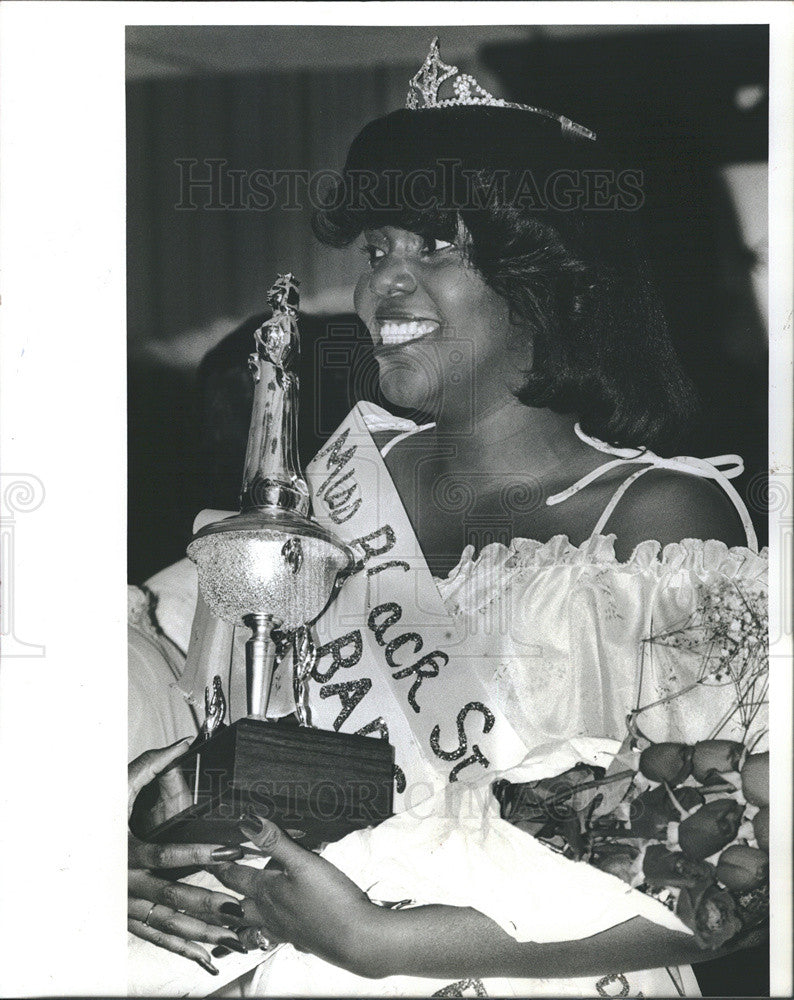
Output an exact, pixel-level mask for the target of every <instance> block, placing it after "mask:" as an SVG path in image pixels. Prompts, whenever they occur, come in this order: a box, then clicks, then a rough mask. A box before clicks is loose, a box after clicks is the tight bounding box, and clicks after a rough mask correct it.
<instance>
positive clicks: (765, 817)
mask: <svg viewBox="0 0 794 1000" xmlns="http://www.w3.org/2000/svg"><path fill="white" fill-rule="evenodd" d="M753 833H755V840H756V843H757V844H758V846H759V847H760V848H761V850H762V851H768V850H769V806H761V808H760V809H759V810H758V812H757V813H756V814H755V816H753Z"/></svg>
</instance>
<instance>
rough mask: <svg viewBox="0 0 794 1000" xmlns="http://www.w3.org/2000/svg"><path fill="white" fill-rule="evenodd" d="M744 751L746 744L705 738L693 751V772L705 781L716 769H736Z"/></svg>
mask: <svg viewBox="0 0 794 1000" xmlns="http://www.w3.org/2000/svg"><path fill="white" fill-rule="evenodd" d="M743 752H744V744H742V743H736V742H735V741H734V740H703V742H702V743H696V744H695V749H694V751H693V752H692V773H693V774H694V776H695V778H697V780H698V781H705V780H706V778H707V777H708V776H709V775H710V774H713V773H714V772H715V771H716V772H717V773H718V774H724V773H725V772H726V771H735V770H736V769H737V768H738V766H739V760H740V758H741V756H742V753H743Z"/></svg>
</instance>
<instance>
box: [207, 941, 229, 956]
mask: <svg viewBox="0 0 794 1000" xmlns="http://www.w3.org/2000/svg"><path fill="white" fill-rule="evenodd" d="M210 954H211V955H212V957H213V958H226V956H227V955H231V951H229V949H228V948H224V947H223V945H222V944H219V945H218V946H217V948H213V949H212V951H211V952H210Z"/></svg>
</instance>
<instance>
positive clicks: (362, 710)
mask: <svg viewBox="0 0 794 1000" xmlns="http://www.w3.org/2000/svg"><path fill="white" fill-rule="evenodd" d="M370 410H372V412H373V413H375V412H377V411H376V408H374V407H371V404H367V403H359V404H358V405H357V406H356V407H355V408H354V409H353V410H352V411H351V412H350V413H349V414H348V416H347V418H346V419H345V420H344V422H343V423H342V425H341V426H340V428H339V429H338V430H337V432H336V433H335V434H334V435H333V436H332V438H331V439H330V440H329V442H328V443H327V445H326V446H325V447H324V448H323V449H322V450H321V451H320V452H319V453H318V454H317V455H316V456H315V458H314V459H313V460H312V462H311V463H310V465H309V466H308V468H307V478H308V480H309V485H310V488H311V491H312V496H313V504H314V515H315V517H316V518H317V520H318V521H319V522H320V523H321V524H323V525H324V526H326V527H327V528H329V529H331V530H332V531H334V532H335V533H336V534H337V535H339V536H340V537H341V538H343V539H344V541H346V542H347V543H348V544H349V545H351V546H352V547H353V549H354V551H355V553H356V555H357V557H359V558H360V559H361V560H362V562H363V566H362V568H361V569H360V570H359V571H358V572H356V573H355V574H354V575H353V576H352V577H350V578H349V579H348V580H347V581H346V582H345V584H344V586H343V587H342V589H341V591H340V593H339V594H338V595H337V598H336V600H335V601H334V603H333V604H332V605H331V606H330V608H329V609H328V610H327V611H326V612H325V614H324V615H323V616H322V617H321V619H320V620H319V622H318V623H317V624H316V626H315V635H316V642H317V643H318V647H319V648H318V650H317V654H318V655H317V658H316V660H315V662H314V665H313V668H312V674H311V680H310V704H311V711H312V724H313V725H315V726H318V727H319V728H320V729H328V730H331V729H333V730H336V731H342V732H352V733H364V734H368V733H372V734H375V733H377V734H378V735H380V736H381V737H383V738H388V739H389V740H390V742H391V743H392V745H393V746H394V747H395V751H396V763H397V768H398V770H397V773H396V782H395V788H396V792H397V793H398V794H397V802H396V811H401V810H402V809H405V808H411V806H412V805H415V804H416V803H418V802H419V801H421V799H423V798H425V797H426V795H427V794H428V793H429V792H430V791H431V790H432V789H433V788H435V787H438V785H439V784H440V783H445V782H453V781H466V780H467V779H468V778H471V779H474V778H479V779H481V778H482V771H483V768H485V769H493V770H503V769H505V768H508V767H510V766H512V765H514V764H516V763H517V762H518V761H520V760H521V759H522V758H523V757H524V755H525V754H526V752H527V747H526V745H525V744H524V742H523V741H522V740H521V739H520V738H519V737H518V735H517V734H516V732H515V730H514V729H513V728H512V726H511V725H510V724H509V723H508V721H507V719H506V718H505V716H504V715H503V713H502V712H501V710H500V705H499V691H498V682H497V681H496V680H495V679H494V678H493V677H491V676H489V669H488V664H487V661H486V662H483V659H482V657H481V656H479V655H476V656H475V655H472V648H471V644H470V643H467V639H468V638H469V637H468V636H467V634H466V632H465V630H463V629H461V628H460V626H459V625H458V624H457V623H456V622H455V621H454V619H453V618H452V617H451V616H450V615H449V614H448V613H447V611H446V609H445V607H444V604H443V602H442V600H441V597H440V595H439V593H438V589H437V587H436V585H435V582H434V580H433V577H432V575H431V573H430V570H429V569H428V566H427V563H426V561H425V558H424V556H423V554H422V552H421V549H420V547H419V543H418V541H417V539H416V535H415V533H414V531H413V527H412V526H411V523H410V521H409V519H408V516H407V514H406V512H405V509H404V507H403V505H402V502H401V500H400V497H399V495H398V494H397V491H396V489H395V487H394V484H393V483H392V480H391V477H390V475H389V472H388V470H387V468H386V465H385V463H384V461H383V458H382V456H381V454H380V452H379V451H378V448H377V446H376V444H375V442H374V441H373V439H372V437H371V435H370V432H369V430H368V429H367V425H366V423H365V421H364V413H368V412H369V411H370ZM467 654H468V655H467Z"/></svg>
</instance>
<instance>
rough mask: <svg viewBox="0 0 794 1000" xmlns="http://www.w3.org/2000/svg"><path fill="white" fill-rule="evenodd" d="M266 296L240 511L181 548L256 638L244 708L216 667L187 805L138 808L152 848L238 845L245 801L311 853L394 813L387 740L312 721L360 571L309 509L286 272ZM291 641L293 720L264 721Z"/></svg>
mask: <svg viewBox="0 0 794 1000" xmlns="http://www.w3.org/2000/svg"><path fill="white" fill-rule="evenodd" d="M268 301H269V303H270V305H271V307H272V309H273V315H272V317H271V318H270V319H269V320H268V321H267V322H266V323H264V324H263V325H262V326H261V327H260V328H259V330H257V331H256V334H255V341H256V351H255V352H254V353H253V354H252V355H251V357H250V359H249V365H250V368H251V371H252V374H253V379H254V399H253V410H252V414H251V423H250V427H249V431H248V447H247V451H246V458H245V471H244V475H243V486H242V495H241V505H240V506H241V509H240V513H239V514H236V515H234V516H233V517H230V518H228V519H226V520H221V521H215V522H213V523H211V524H208V525H206V526H205V527H203V528H202V529H201V530H200V531H198V532H197V533H196V534H195V536H194V537H193V539H192V541H191V542H190V544H189V545H188V548H187V554H188V556H189V557H190V559H192V561H193V562H194V563H195V564H196V567H197V569H198V579H199V590H200V594H201V597H203V600H204V602H205V603H206V605H207V606H208V607H209V610H210V612H211V613H212V615H214V616H216V618H217V619H220V620H222V621H224V622H227V623H229V624H231V625H235V626H238V625H244V626H246V627H247V628H248V629H250V630H251V636H250V638H249V639H248V641H247V642H246V693H247V709H248V714H247V716H246V717H245V718H242V719H238V720H237V721H234V722H232V723H231V724H230V725H223V724H222V720H223V711H225V700H224V698H223V691H222V684H221V679H220V672H219V671H220V670H221V669H222V668H223V664H217V670H216V665H215V664H214V663H213V664H209V666H210V670H209V671H208V672H206V673H205V676H210V675H212V674H215V676H214V679H213V683H212V688H213V692H212V698H211V697H210V692H209V688H208V689H207V691H206V697H205V702H206V708H207V713H208V719H207V720H206V722H205V725H204V726H203V727H202V732H201V734H200V736H199V739H198V740H197V741H196V743H195V744H194V745H193V747H192V748H191V750H190V751H189V752H188V754H187V755H186V756H185V757H184V758H182V759H181V760H180V761H178V762H177V765H176V766H178V767H179V768H180V769H181V770H182V772H183V774H184V776H185V781H186V784H187V787H188V788H191V789H192V790H193V801H192V804H191V806H190V807H189V808H187V809H183V810H182V811H181V812H180V813H178V814H177V815H176V816H174V817H172V818H170V819H169V820H167V821H166V822H165V823H160V824H159V825H157V826H153V825H152V824H148V825H147V823H146V819H145V814H144V811H143V810H139V812H140V813H141V817H139V819H140V821H139V822H137V827H138V831H136V832H139V833H140V834H141V835H144V836H146V837H147V838H148V839H150V840H157V841H161V842H162V841H169V840H171V841H178V840H182V841H190V840H193V841H203V842H211V843H224V842H225V843H236V842H239V841H241V840H242V839H243V837H242V835H241V834H239V832H238V830H237V825H236V824H237V820H238V819H239V817H240V814H241V813H242V812H244V811H245V810H246V809H247V808H249V807H250V808H254V809H256V810H258V811H259V812H260V814H265V815H268V816H269V817H270V818H273V819H275V820H276V821H277V822H282V823H284V824H286V825H287V826H288V828H289V829H291V831H292V833H293V835H294V836H301V837H302V838H305V840H304V841H303V842H305V843H306V844H307V845H311V844H317V843H321V842H323V841H327V840H331V839H335V838H336V837H337V836H341V835H342V834H344V833H346V832H348V831H349V830H352V829H356V828H360V827H362V826H367V825H370V824H371V823H373V822H377V821H379V820H381V819H383V818H385V817H386V816H388V815H390V814H391V803H392V773H393V750H392V748H391V746H390V745H389V744H388V742H386V741H383V740H380V739H374V738H371V737H364V736H356V735H348V734H342V733H328V732H325V731H322V730H318V729H313V728H311V727H309V726H308V722H309V718H308V708H307V706H308V682H309V677H308V674H309V672H310V669H311V665H312V663H313V660H314V658H315V657H316V655H317V650H316V649H315V648H314V647H313V644H312V642H311V633H310V628H309V626H310V624H311V623H312V622H314V621H315V620H316V619H317V618H318V617H319V616H320V614H321V613H322V612H323V610H324V609H325V607H326V606H327V605H328V603H329V602H330V600H331V599H332V597H333V595H334V593H335V591H336V589H337V588H338V586H339V585H340V582H341V581H342V580H343V579H344V577H345V575H346V574H347V573H349V572H350V571H351V570H353V569H354V558H353V553H352V551H351V550H350V549H349V548H348V546H347V545H345V544H344V542H342V541H341V540H340V539H338V538H337V537H336V536H335V535H334V534H332V533H331V532H330V531H327V530H326V529H325V528H323V527H322V526H321V525H320V524H318V523H317V522H316V521H315V520H314V519H313V518H312V517H311V516H310V514H309V507H310V497H309V489H308V486H307V485H306V480H305V479H304V477H303V475H302V472H301V468H300V462H299V459H298V448H297V416H298V377H297V375H296V373H295V370H294V369H295V366H296V363H297V360H298V356H299V337H298V322H297V310H298V282H297V281H296V280H295V278H294V277H293V275H292V274H284V275H280V276H279V278H278V280H277V281H276V283H275V285H274V286H273V288H272V289H271V290H270V292H269V294H268ZM194 631H195V623H194ZM274 632H276V635H275V637H274V634H273V633H274ZM192 645H193V638H191V646H192ZM197 645H198V646H200V645H201V642H200V640H199V641H198V643H197ZM290 647H291V648H292V649H293V651H294V657H293V665H292V666H293V671H294V674H293V683H294V688H295V694H296V698H295V701H296V711H297V716H298V721H299V722H300V723H301V725H299V726H289V725H280V724H278V723H275V722H271V721H266V716H267V709H268V698H269V691H270V687H271V682H272V677H273V670H274V663H275V661H276V658H277V654H279V653H283V652H284V650H285V649H287V648H290ZM189 656H190V654H189ZM211 705H212V706H213V708H212V710H211V709H210V706H211ZM221 706H224V707H223V708H221ZM211 711H212V718H210V713H211ZM216 716H217V718H216ZM362 804H363V805H365V806H366V808H363V809H362ZM296 817H297V818H296Z"/></svg>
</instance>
